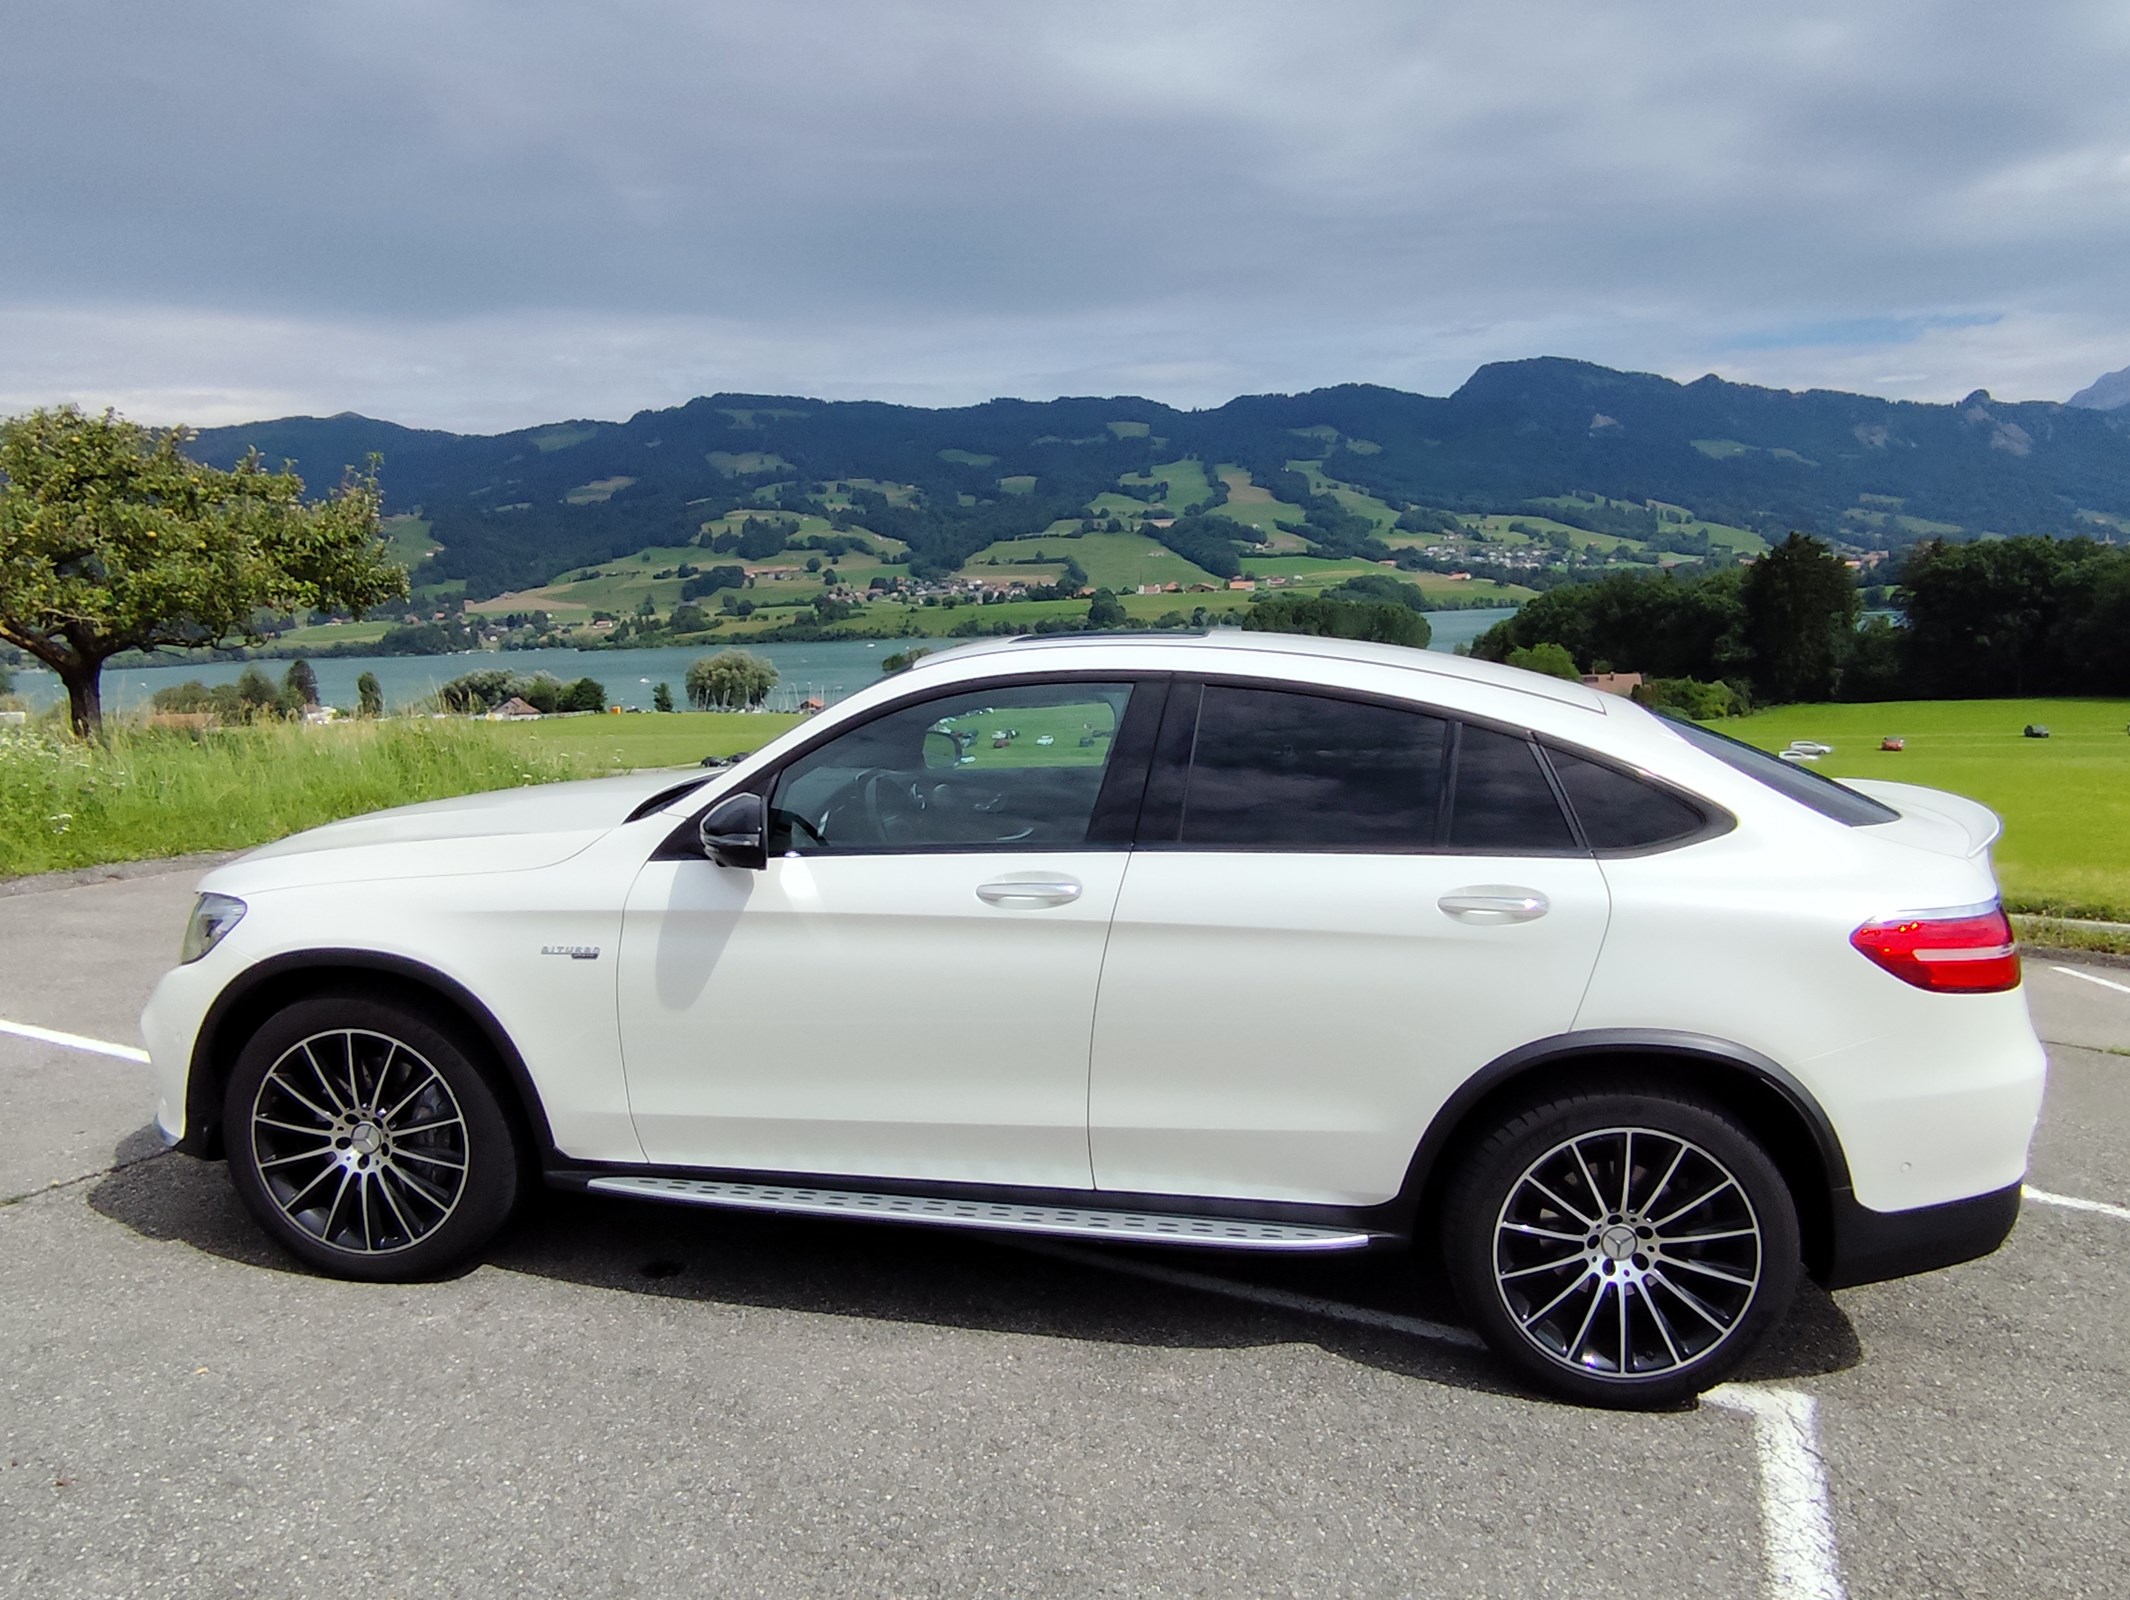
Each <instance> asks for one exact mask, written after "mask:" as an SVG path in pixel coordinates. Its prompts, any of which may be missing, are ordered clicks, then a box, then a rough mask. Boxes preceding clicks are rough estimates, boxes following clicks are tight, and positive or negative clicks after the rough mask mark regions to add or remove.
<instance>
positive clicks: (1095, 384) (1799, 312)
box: [0, 0, 2130, 427]
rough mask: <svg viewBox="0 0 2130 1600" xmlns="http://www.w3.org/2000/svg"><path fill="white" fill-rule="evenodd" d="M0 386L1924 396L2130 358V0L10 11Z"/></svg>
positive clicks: (246, 405) (471, 394)
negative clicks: (1660, 377) (1574, 382)
mask: <svg viewBox="0 0 2130 1600" xmlns="http://www.w3.org/2000/svg"><path fill="white" fill-rule="evenodd" d="M15 13H16V14H15V15H14V16H13V17H12V18H11V20H10V24H9V30H8V32H9V39H8V48H7V50H6V51H5V52H4V53H0V150H4V151H5V152H6V155H5V157H4V159H0V409H9V410H12V409H17V408H19V407H21V406H24V405H28V404H35V403H41V402H46V401H50V400H53V399H57V398H76V399H80V400H83V401H85V402H88V403H94V404H100V403H119V404H121V405H122V406H123V407H125V408H127V409H129V410H132V411H134V412H135V413H136V414H139V415H143V416H149V417H155V418H164V417H179V416H182V417H186V418H189V419H192V420H196V421H224V420H234V419H236V418H239V417H245V416H253V415H259V414H262V413H266V412H273V411H282V410H289V409H310V410H321V409H324V410H331V409H340V408H342V407H353V408H357V409H362V410H367V411H371V412H375V413H380V414H384V415H389V416H392V417H395V418H398V419H401V420H405V421H409V422H417V423H429V424H441V425H447V426H475V427H494V426H509V425H514V424H518V423H523V422H529V421H534V420H539V419H543V418H548V417H553V416H558V415H565V414H615V413H625V412H626V411H628V410H631V409H634V408H636V407H637V406H640V405H652V404H664V403H670V402H672V401H675V400H679V399H682V398H685V397H687V396H688V395H691V394H695V393H699V392H704V391H707V390H711V389H716V388H748V389H772V390H790V391H805V392H810V393H820V394H829V395H842V396H856V395H876V396H881V397H890V398H905V399H912V400H918V401H924V402H928V403H952V402H959V401H966V400H972V399H980V398H984V397H986V396H988V395H992V394H1003V393H1020V394H1029V395H1037V396H1042V395H1048V394H1052V393H1058V392H1088V391H1098V392H1102V391H1119V390H1137V391H1142V392H1148V393H1152V394H1154V395H1156V396H1158V397H1160V398H1164V399H1170V400H1174V401H1178V402H1181V403H1206V402H1217V401H1219V400H1222V399H1225V398H1227V397H1228V396H1229V395H1231V394H1233V393H1236V392H1242V391H1253V390H1266V389H1287V388H1299V387H1307V386H1311V385H1315V384H1320V383H1331V382H1340V381H1346V380H1354V379H1359V380H1371V381H1378V382H1386V383H1394V384H1398V385H1401V386H1405V387H1417V388H1423V389H1427V390H1430V391H1433V392H1441V391H1443V390H1445V389H1448V388H1450V387H1454V386H1455V384H1457V383H1458V382H1460V381H1461V380H1462V379H1463V377H1464V376H1465V375H1466V374H1467V373H1468V372H1469V371H1470V369H1471V367H1472V366H1473V365H1475V364H1476V363H1478V362H1480V361H1484V360H1491V359H1500V358H1505V357H1514V356H1521V355H1532V354H1541V353H1555V354H1569V355H1579V356H1584V357H1587V358H1590V359H1593V360H1600V361H1605V362H1608V363H1611V364H1615V365H1622V366H1632V367H1638V368H1644V369H1651V370H1658V371H1664V372H1670V373H1673V374H1675V375H1678V376H1681V377H1693V376H1697V375H1699V373H1701V372H1703V371H1707V370H1717V371H1721V372H1723V373H1725V374H1726V375H1727V376H1735V377H1740V378H1744V379H1748V380H1751V381H1757V382H1769V383H1779V384H1789V385H1800V386H1801V385H1805V384H1814V383H1817V384H1827V385H1840V386H1849V387H1860V388H1866V389H1873V390H1877V391H1879V392H1885V393H1894V394H1902V395H1914V396H1918V397H1931V398H1943V397H1950V396H1956V395H1958V394H1961V393H1964V392H1966V391H1967V390H1968V389H1970V388H1973V387H1976V386H1987V387H1990V388H1992V389H1993V390H1996V391H1997V392H2000V393H2003V394H2006V395H2015V396H2025V395H2039V396H2054V397H2061V396H2062V395H2065V394H2068V393H2069V392H2070V391H2071V390H2072V389H2075V388H2077V387H2079V386H2080V385H2082V384H2083V383H2085V382H2088V381H2090V379H2091V378H2092V377H2093V376H2094V375H2096V374H2097V373H2099V372H2100V371H2103V370H2106V369H2108V368H2111V367H2115V366H2119V365H2121V364H2122V362H2123V360H2125V359H2130V355H2126V352H2130V296H2125V295H2124V294H2123V293H2122V291H2121V282H2122V270H2121V266H2120V263H2121V262H2122V261H2123V260H2124V259H2125V247H2126V246H2130V102H2126V101H2125V100H2124V99H2123V97H2122V96H2121V95H2120V93H2119V87H2118V86H2119V84H2120V82H2121V81H2122V78H2123V74H2124V67H2125V65H2126V62H2130V12H2126V11H2125V10H2124V8H2122V7H2121V6H2120V5H2116V4H2059V5H2053V6H2049V7H2035V8H2006V7H2003V6H2001V5H1982V4H1927V3H1915V0H1910V3H1895V4H1881V5H1878V6H1874V7H1871V8H1865V9H1862V10H1861V11H1860V10H1859V8H1855V7H1853V6H1841V7H1837V6H1823V7H1803V6H1800V7H1790V8H1783V9H1781V10H1779V11H1778V12H1776V13H1773V14H1769V13H1763V12H1754V13H1747V12H1746V11H1744V10H1743V9H1741V8H1732V7H1711V6H1708V5H1705V4H1644V5H1614V6H1591V5H1588V4H1502V5H1494V6H1486V7H1470V8H1462V9H1459V10H1455V11H1444V10H1443V9H1442V8H1425V9H1422V8H1416V7H1411V6H1408V5H1405V4H1402V3H1392V4H1360V3H1351V4H1343V3H1331V4H1321V5H1316V6H1311V7H1308V8H1297V7H1293V6H1288V5H1263V6H1251V5H1239V4H1203V5H1200V4H1172V5H1144V4H1130V5H1107V4H1102V5H1097V4H1050V5H1045V6H1042V7H1040V8H1038V7H1034V6H1027V7H1010V6H1000V5H993V4H973V3H972V4H945V3H941V4H896V3H877V0H853V3H848V4H838V3H830V0H813V3H804V0H801V3H795V4H794V3H781V4H753V5H732V4H725V5H720V6H717V7H704V6H700V5H696V4H687V3H680V4H660V3H651V0H636V3H632V4H620V5H606V6H601V7H585V6H581V5H561V4H542V3H523V0H521V3H512V4H500V3H497V4H480V3H459V4H440V3H428V4H416V3H406V0H389V3H380V0H364V3H361V4H333V3H323V4H313V5H306V6H299V7H263V6H242V5H235V4H226V3H225V4H219V5H218V4H213V3H208V4H199V5H194V6H190V7H184V8H172V7H147V6H136V5H131V4H127V5H115V4H97V3H94V0H75V3H73V4H53V3H43V4H29V5H21V4H18V6H17V7H16V8H15Z"/></svg>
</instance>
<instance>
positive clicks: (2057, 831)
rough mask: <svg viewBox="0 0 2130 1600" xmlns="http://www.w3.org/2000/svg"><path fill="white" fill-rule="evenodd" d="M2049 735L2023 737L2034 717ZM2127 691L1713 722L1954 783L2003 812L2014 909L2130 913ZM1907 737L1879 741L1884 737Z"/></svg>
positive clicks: (2126, 916) (1904, 779) (1925, 781)
mask: <svg viewBox="0 0 2130 1600" xmlns="http://www.w3.org/2000/svg"><path fill="white" fill-rule="evenodd" d="M2030 722H2032V723H2039V724H2041V725H2043V726H2045V727H2047V728H2048V729H2049V731H2050V737H2049V738H2047V739H2026V738H2022V737H2021V736H2020V729H2021V728H2023V727H2024V726H2025V725H2026V724H2028V723H2030ZM2126 724H2130V700H1914V701H1894V702H1890V703H1885V704H1874V705H1854V706H1846V705H1826V706H1783V707H1780V708H1779V709H1777V710H1774V711H1766V712H1761V713H1760V714H1758V715H1756V716H1751V717H1745V718H1742V719H1740V720H1738V721H1735V722H1720V723H1716V724H1713V726H1715V727H1717V728H1719V729H1720V730H1721V731H1723V732H1725V733H1729V734H1732V735H1733V736H1735V737H1738V738H1742V739H1747V740H1749V741H1751V742H1752V743H1754V744H1757V745H1760V746H1761V747H1762V748H1764V749H1768V750H1780V749H1782V748H1783V747H1784V746H1786V745H1787V744H1789V742H1790V741H1791V740H1793V739H1816V740H1819V741H1820V742H1821V743H1824V744H1831V745H1832V746H1834V753H1833V754H1832V755H1829V756H1825V757H1822V758H1821V759H1820V760H1819V761H1818V762H1817V763H1816V764H1815V767H1814V770H1816V771H1819V772H1824V773H1825V774H1826V775H1827V776H1828V777H1830V778H1886V779H1891V780H1893V781H1896V782H1900V783H1918V784H1922V785H1924V786H1926V787H1928V788H1933V789H1949V790H1951V791H1952V792H1953V793H1955V794H1964V795H1967V796H1969V797H1971V798H1973V799H1976V800H1979V801H1981V802H1982V803H1983V804H1984V805H1986V806H1988V807H1989V808H1990V809H1991V810H1993V811H1995V812H1996V813H1997V814H1998V815H1999V816H2001V817H2002V818H2003V819H2004V836H2003V838H2001V839H2000V840H1998V842H1997V847H1996V863H1997V875H1998V878H1999V880H2000V881H2001V882H2002V884H2003V887H2004V898H2005V904H2006V905H2007V906H2009V907H2011V908H2012V909H2013V910H2016V911H2029V912H2043V913H2048V914H2053V915H2057V916H2068V917H2093V918H2099V919H2102V920H2105V921H2111V922H2130V733H2126V732H2125V731H2124V730H2125V726H2126ZM1889 736H1891V737H1898V738H1902V739H1905V740H1906V741H1907V748H1906V749H1905V750H1902V751H1900V752H1899V753H1898V754H1896V753H1892V752H1887V751H1881V750H1880V749H1879V741H1880V740H1881V739H1883V738H1886V737H1889Z"/></svg>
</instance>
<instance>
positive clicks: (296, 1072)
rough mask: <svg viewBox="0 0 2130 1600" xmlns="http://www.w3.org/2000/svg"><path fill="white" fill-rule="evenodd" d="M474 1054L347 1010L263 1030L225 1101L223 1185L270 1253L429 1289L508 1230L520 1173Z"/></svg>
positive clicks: (425, 1031)
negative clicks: (226, 1181) (267, 1241)
mask: <svg viewBox="0 0 2130 1600" xmlns="http://www.w3.org/2000/svg"><path fill="white" fill-rule="evenodd" d="M478 1059H479V1057H478V1051H477V1049H476V1048H474V1047H471V1046H470V1044H469V1043H466V1042H462V1041H461V1040H460V1039H459V1038H458V1037H456V1036H455V1030H452V1029H450V1028H449V1025H448V1024H446V1023H444V1022H442V1021H441V1019H437V1018H432V1017H431V1016H429V1015H427V1014H425V1013H423V1012H422V1011H419V1010H416V1009H414V1008H413V1007H410V1006H406V1005H403V1004H399V1003H397V1002H393V1001H387V1000H384V999H380V998H372V997H368V996H364V995H359V994H346V995H320V996H315V997H313V998H311V999H307V1000H302V1001H299V1002H297V1003H296V1004H295V1005H292V1006H290V1007H288V1009H286V1010H284V1011H282V1012H280V1013H278V1014H277V1015H275V1016H274V1017H273V1018H271V1019H270V1020H269V1021H268V1022H267V1023H266V1025H265V1026H264V1027H263V1028H261V1029H260V1030H259V1032H258V1033H256V1034H254V1035H253V1036H252V1038H251V1040H250V1041H249V1042H248V1043H247V1044H246V1045H245V1047H244V1049H243V1051H242V1052H241V1053H240V1054H239V1055H238V1057H237V1062H236V1066H235V1068H234V1070H233V1071H232V1072H231V1074H230V1079H229V1084H228V1087H227V1090H226V1091H225V1094H224V1097H223V1113H222V1114H223V1130H224V1138H225V1142H226V1144H227V1146H228V1151H229V1169H230V1177H231V1179H232V1181H233V1182H234V1183H235V1184H236V1188H237V1193H238V1194H239V1195H240V1196H241V1197H242V1198H243V1200H244V1203H245V1205H246V1207H247V1208H249V1209H250V1211H251V1213H252V1214H253V1215H254V1216H255V1217H257V1218H258V1220H259V1221H260V1222H261V1223H262V1224H263V1225H264V1226H265V1228H266V1231H267V1232H268V1233H269V1234H271V1235H272V1236H273V1237H274V1239H275V1241H276V1242H277V1243H279V1244H280V1245H281V1246H282V1247H283V1248H284V1249H286V1250H288V1251H290V1252H291V1253H292V1254H294V1255H296V1256H298V1257H300V1258H301V1259H302V1260H304V1261H306V1262H308V1263H309V1264H310V1265H312V1266H314V1267H318V1268H321V1269H322V1270H324V1271H326V1272H329V1273H332V1274H334V1275H335V1276H337V1277H345V1278H360V1279H367V1280H371V1281H389V1280H396V1279H403V1278H419V1277H425V1276H428V1275H429V1274H431V1273H434V1272H437V1271H439V1270H441V1269H443V1268H445V1267H449V1266H452V1265H455V1264H457V1263H458V1262H461V1261H463V1260H465V1259H467V1258H469V1257H471V1256H472V1255H473V1254H474V1253H475V1252H477V1251H478V1250H480V1248H481V1247H482V1246H483V1245H485V1244H486V1243H487V1242H488V1241H489V1239H491V1238H492V1237H493V1236H494V1235H495V1233H496V1231H497V1230H498V1229H499V1228H501V1227H502V1225H503V1224H504V1222H505V1221H507V1220H508V1218H509V1216H510V1213H511V1210H512V1208H513V1207H514V1206H515V1204H516V1201H517V1197H518V1188H519V1181H520V1174H521V1171H522V1169H523V1166H524V1163H523V1161H522V1160H521V1157H520V1154H519V1150H518V1143H517V1139H516V1137H515V1135H514V1134H513V1132H512V1129H511V1125H510V1121H509V1118H508V1117H507V1115H506V1114H505V1112H504V1110H503V1104H502V1100H501V1097H500V1096H499V1095H498V1093H497V1091H496V1088H495V1086H494V1085H493V1084H492V1083H491V1081H490V1079H489V1078H488V1077H487V1075H486V1074H485V1073H484V1072H483V1071H482V1069H481V1067H480V1066H479V1065H477V1061H478Z"/></svg>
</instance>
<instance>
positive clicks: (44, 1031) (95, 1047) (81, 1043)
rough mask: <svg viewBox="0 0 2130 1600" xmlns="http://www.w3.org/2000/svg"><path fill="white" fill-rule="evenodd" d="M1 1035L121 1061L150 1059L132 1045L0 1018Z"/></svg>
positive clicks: (143, 1051)
mask: <svg viewBox="0 0 2130 1600" xmlns="http://www.w3.org/2000/svg"><path fill="white" fill-rule="evenodd" d="M0 1033H12V1034H14V1035H16V1036H17V1037H18V1038H23V1039H35V1040H36V1041H37V1042H38V1043H40V1044H56V1045H60V1046H62V1047H64V1048H66V1049H68V1050H87V1051H89V1052H91V1053H92V1054H95V1055H99V1056H116V1057H118V1059H119V1060H121V1061H141V1062H145V1061H146V1060H147V1059H148V1052H147V1051H145V1050H136V1049H134V1048H133V1046H131V1045H130V1044H113V1043H111V1042H110V1041H109V1040H108V1039H85V1038H83V1037H82V1036H81V1035H80V1034H78V1033H61V1032H60V1031H59V1030H58V1029H56V1028H37V1027H32V1026H31V1025H30V1024H29V1023H27V1022H9V1021H7V1020H6V1019H4V1018H0Z"/></svg>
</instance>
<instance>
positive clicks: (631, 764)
mask: <svg viewBox="0 0 2130 1600" xmlns="http://www.w3.org/2000/svg"><path fill="white" fill-rule="evenodd" d="M798 721H799V718H798V717H796V716H791V715H775V714H763V713H751V712H676V713H671V714H668V715H656V714H644V715H638V716H604V717H566V718H558V719H556V720H553V721H543V722H531V723H498V722H460V721H435V720H430V719H427V718H393V719H390V720H388V721H384V722H357V723H344V724H339V725H336V726H331V727H324V728H306V727H302V726H299V725H291V724H288V723H271V724H265V725H261V726H257V727H246V728H224V729H214V730H210V731H208V732H206V733H204V734H201V735H197V736H195V735H193V734H189V733H184V732H175V731H164V730H152V729H143V728H139V727H135V726H131V725H128V724H126V723H123V722H117V723H114V724H113V725H112V727H111V730H110V740H109V743H108V744H107V745H104V746H100V747H99V746H85V745H81V744H77V743H75V742H74V741H73V740H72V739H69V738H67V737H66V736H65V735H63V734H60V733H57V732H56V731H54V730H51V729H48V728H44V727H36V728H30V729H24V730H19V731H17V730H5V731H0V878H5V877H15V876H19V875H21V874H25V873H33V872H52V871H57V870H59V869H61V868H64V867H81V866H91V865H94V864H96V863H99V862H105V861H137V860H144V859H149V858H153V857H157V856H171V855H186V854H190V853H192V852H194V851H200V850H235V849H243V848H245V847H247V846H250V845H255V844H263V843H265V842H266V841H267V840H269V839H278V838H281V837H283V836H284V835H286V834H290V833H295V832H298V831H300V830H302V829H304V828H315V827H317V826H319V825H320V824H321V823H326V822H332V821H334V820H336V819H338V818H340V817H349V816H355V815H357V814H359V813H361V812H365V811H376V810H381V809H383V808H384V807H387V806H398V805H409V804H412V803H413V802H415V801H418V800H439V799H443V798H446V797H448V796H451V795H458V794H471V793H473V792H475V791H477V790H483V789H503V788H511V787H514V786H516V785H519V784H527V783H552V782H556V781H558V780H560V779H565V778H592V777H599V776H602V775H604V774H607V773H612V772H619V771H626V770H629V769H631V768H636V767H668V766H692V765H694V764H696V763H698V762H700V761H701V760H702V758H703V757H704V756H707V755H734V754H737V753H739V752H741V751H746V750H755V749H759V748H760V747H761V746H763V745H765V744H767V743H768V742H769V741H770V740H771V739H774V738H775V737H776V736H777V735H778V734H780V733H783V732H784V731H785V730H786V729H788V728H790V727H792V726H793V725H794V724H795V723H797V722H798Z"/></svg>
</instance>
